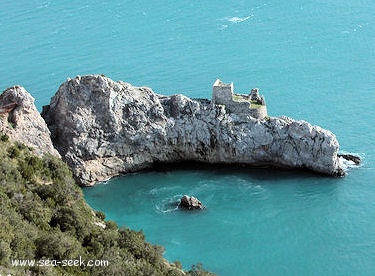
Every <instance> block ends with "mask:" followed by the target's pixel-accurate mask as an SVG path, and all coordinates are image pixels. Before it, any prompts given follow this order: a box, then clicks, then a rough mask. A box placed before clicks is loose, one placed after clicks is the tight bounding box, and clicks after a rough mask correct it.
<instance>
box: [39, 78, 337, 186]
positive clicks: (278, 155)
mask: <svg viewBox="0 0 375 276" xmlns="http://www.w3.org/2000/svg"><path fill="white" fill-rule="evenodd" d="M42 116H43V117H44V119H45V120H46V122H47V124H48V126H49V129H50V131H51V133H52V139H53V142H54V145H55V147H56V148H57V149H58V151H59V152H60V154H61V155H62V157H63V158H64V160H66V161H67V162H68V164H69V165H70V166H71V168H72V170H73V173H74V175H75V176H76V178H77V179H78V180H79V181H80V183H81V184H83V185H93V184H94V183H95V182H97V181H101V180H105V179H108V178H109V177H111V176H114V175H118V174H120V173H127V172H132V171H137V170H141V169H144V168H150V167H152V166H153V164H154V163H155V162H158V163H160V162H179V161H186V160H189V161H199V162H207V163H220V164H223V163H224V164H247V165H252V166H258V165H272V166H280V167H288V168H307V169H310V170H313V171H315V172H319V173H323V174H328V175H342V174H343V170H342V168H341V167H340V163H339V161H338V157H337V152H338V149H339V143H338V141H337V139H336V137H335V135H334V134H332V133H331V132H330V131H328V130H324V129H322V128H320V127H318V126H312V125H310V124H309V123H307V122H305V121H295V120H293V119H291V118H288V117H280V118H274V117H270V118H269V117H268V118H266V119H264V120H257V119H254V118H252V117H249V116H247V117H246V118H244V117H243V116H241V117H239V116H237V115H236V114H234V113H231V112H229V111H228V110H227V109H226V108H225V106H223V105H214V104H212V103H211V102H210V101H208V100H192V99H189V98H187V97H185V96H183V95H173V96H162V95H157V94H155V93H154V92H153V91H152V90H151V89H150V88H147V87H134V86H132V85H130V84H128V83H125V82H121V81H119V82H115V81H113V80H111V79H109V78H106V77H103V76H99V75H89V76H83V77H80V76H78V77H76V78H74V79H68V80H67V81H66V82H65V83H63V84H62V85H61V86H60V88H59V90H58V91H57V93H56V95H55V96H54V97H53V98H52V99H51V103H50V105H49V106H46V107H44V110H43V114H42Z"/></svg>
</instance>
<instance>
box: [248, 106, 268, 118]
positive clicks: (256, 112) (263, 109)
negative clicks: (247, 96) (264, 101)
mask: <svg viewBox="0 0 375 276" xmlns="http://www.w3.org/2000/svg"><path fill="white" fill-rule="evenodd" d="M250 116H251V117H253V118H257V119H264V118H265V117H267V116H268V114H267V106H265V105H262V106H259V107H257V108H251V109H250Z"/></svg>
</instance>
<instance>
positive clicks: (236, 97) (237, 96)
mask: <svg viewBox="0 0 375 276" xmlns="http://www.w3.org/2000/svg"><path fill="white" fill-rule="evenodd" d="M232 100H233V101H235V102H248V103H250V100H249V98H248V97H247V96H245V95H241V94H232Z"/></svg>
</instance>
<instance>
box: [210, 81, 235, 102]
mask: <svg viewBox="0 0 375 276" xmlns="http://www.w3.org/2000/svg"><path fill="white" fill-rule="evenodd" d="M232 94H233V83H230V84H225V83H223V82H222V81H220V80H219V79H217V80H216V81H215V83H214V85H213V88H212V102H213V103H214V104H224V105H227V104H230V103H231V102H232V101H233V100H232Z"/></svg>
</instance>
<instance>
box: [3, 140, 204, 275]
mask: <svg viewBox="0 0 375 276" xmlns="http://www.w3.org/2000/svg"><path fill="white" fill-rule="evenodd" d="M104 218H105V215H104V214H103V213H102V212H96V213H95V212H93V211H92V210H91V209H90V207H89V206H88V205H87V204H86V202H85V201H84V198H83V194H82V191H81V190H80V188H79V187H78V186H77V185H76V184H75V182H74V180H73V178H72V175H71V172H70V171H69V169H68V167H67V166H66V165H65V164H64V163H63V162H62V161H61V160H59V159H57V158H55V157H52V156H46V157H43V158H39V157H37V156H35V155H34V154H33V152H32V150H31V149H29V148H28V147H26V146H24V145H21V144H18V143H11V142H10V141H9V140H8V137H7V136H5V135H2V134H0V274H1V275H2V274H11V275H183V272H182V271H181V270H180V269H179V268H178V267H177V266H176V265H174V264H169V263H167V262H166V261H165V260H164V259H163V249H162V248H161V247H159V246H154V245H151V244H149V243H147V242H146V241H145V237H144V235H143V233H142V232H135V231H133V230H130V229H127V228H121V229H118V227H117V225H116V223H114V222H111V221H106V222H104V221H103V219H104ZM104 225H105V226H106V227H105V228H103V226H104ZM80 258H81V259H82V260H85V261H86V262H87V261H88V260H104V261H108V265H102V266H91V267H89V266H84V265H82V266H63V265H62V264H61V263H60V264H58V263H48V261H52V260H55V262H56V261H63V260H79V259H80ZM17 260H36V261H37V262H39V263H38V264H39V265H34V266H32V265H19V266H14V265H13V264H12V262H15V261H17ZM47 264H48V265H47ZM103 264H106V263H103ZM187 275H210V274H208V273H207V272H205V271H204V270H203V269H201V267H198V269H197V267H193V269H192V270H191V271H190V272H187Z"/></svg>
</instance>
